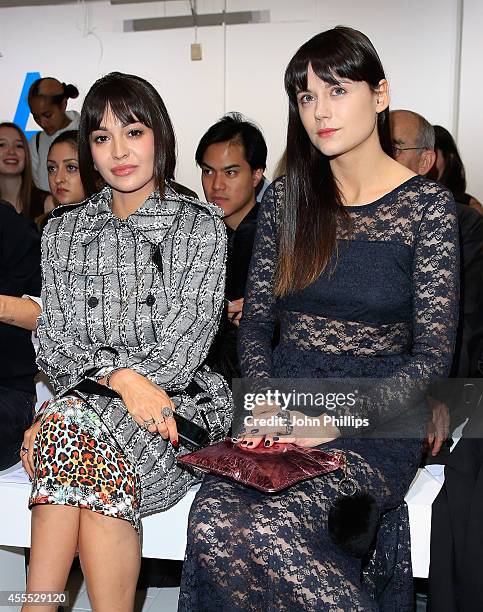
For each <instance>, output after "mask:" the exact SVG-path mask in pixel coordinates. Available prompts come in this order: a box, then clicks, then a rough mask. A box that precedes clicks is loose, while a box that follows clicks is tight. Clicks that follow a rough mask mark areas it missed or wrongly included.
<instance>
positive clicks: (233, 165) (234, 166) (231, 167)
mask: <svg viewBox="0 0 483 612" xmlns="http://www.w3.org/2000/svg"><path fill="white" fill-rule="evenodd" d="M200 165H201V167H202V168H207V169H208V170H215V168H212V167H211V166H210V165H209V164H205V162H201V164H200ZM236 168H241V166H240V164H231V166H225V167H224V168H222V170H225V171H226V170H234V169H236Z"/></svg>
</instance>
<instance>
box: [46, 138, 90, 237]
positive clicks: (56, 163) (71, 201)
mask: <svg viewBox="0 0 483 612" xmlns="http://www.w3.org/2000/svg"><path fill="white" fill-rule="evenodd" d="M78 135H79V133H78V131H77V130H67V131H65V132H62V133H61V134H59V136H57V138H56V139H55V140H54V142H53V143H52V144H51V145H50V149H49V153H48V156H47V173H48V176H49V188H50V192H51V194H52V197H53V202H54V208H53V209H52V210H51V211H49V212H47V213H44V214H43V215H41V216H40V217H39V218H38V219H37V220H36V221H37V225H38V227H39V230H40V231H42V230H43V229H44V227H45V226H46V225H47V223H48V221H49V220H50V219H51V218H52V217H53V216H56V217H57V216H59V214H63V213H64V212H66V211H68V210H72V208H73V205H78V204H79V202H82V200H84V199H85V197H86V193H85V190H84V186H83V184H82V181H81V176H80V172H79V147H78ZM101 185H102V181H101V180H100V177H99V189H100V188H101ZM54 211H56V212H55V213H54Z"/></svg>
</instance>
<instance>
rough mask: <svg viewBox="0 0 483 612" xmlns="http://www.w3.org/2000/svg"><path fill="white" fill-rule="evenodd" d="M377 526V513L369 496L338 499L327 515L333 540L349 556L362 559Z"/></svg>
mask: <svg viewBox="0 0 483 612" xmlns="http://www.w3.org/2000/svg"><path fill="white" fill-rule="evenodd" d="M378 524H379V510H378V508H377V504H376V501H375V499H374V498H373V497H372V496H371V495H369V494H368V493H362V492H359V493H356V494H355V495H344V496H342V497H339V498H338V499H337V500H336V502H335V504H334V505H333V506H332V508H331V509H330V512H329V534H330V536H331V538H332V540H333V541H334V542H335V543H336V544H337V545H338V546H340V548H342V550H343V551H344V552H346V553H347V554H349V555H351V556H352V557H363V556H364V555H365V554H366V553H367V551H368V550H369V548H370V546H371V544H372V542H373V540H374V538H375V535H376V532H377V527H378Z"/></svg>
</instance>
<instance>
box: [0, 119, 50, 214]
mask: <svg viewBox="0 0 483 612" xmlns="http://www.w3.org/2000/svg"><path fill="white" fill-rule="evenodd" d="M48 195H49V194H48V193H47V191H41V190H40V189H38V188H37V187H36V186H35V184H34V182H33V179H32V162H31V158H30V152H29V147H28V142H27V139H26V138H25V134H24V133H23V132H22V130H21V129H20V128H19V127H18V125H15V123H9V122H4V123H0V197H1V199H2V200H4V201H5V202H8V203H9V204H11V205H12V206H13V207H14V208H15V210H16V211H17V212H18V213H20V214H22V215H23V216H24V217H26V218H27V219H31V220H33V219H35V217H37V216H38V215H39V214H41V213H42V212H43V210H44V203H45V200H46V198H47V196H48Z"/></svg>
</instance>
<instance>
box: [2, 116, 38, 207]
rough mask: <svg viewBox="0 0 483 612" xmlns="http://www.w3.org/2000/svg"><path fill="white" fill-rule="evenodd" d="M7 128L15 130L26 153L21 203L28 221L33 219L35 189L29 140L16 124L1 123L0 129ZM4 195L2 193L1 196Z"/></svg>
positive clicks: (20, 195)
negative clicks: (32, 208)
mask: <svg viewBox="0 0 483 612" xmlns="http://www.w3.org/2000/svg"><path fill="white" fill-rule="evenodd" d="M2 127H7V128H13V129H14V130H15V131H16V132H17V133H18V136H19V138H20V140H21V141H22V144H23V148H24V151H25V166H24V169H23V171H22V184H21V186H20V194H19V197H20V202H21V204H22V210H21V214H22V215H23V216H24V217H27V219H32V218H33V211H32V210H31V205H32V191H33V189H34V183H33V177H32V160H31V158H30V149H29V143H28V142H27V138H26V137H25V134H24V133H23V131H22V130H21V129H20V128H19V126H18V125H16V124H15V123H11V122H9V121H4V122H2V123H0V128H2ZM1 195H2V194H1V193H0V196H1Z"/></svg>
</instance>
